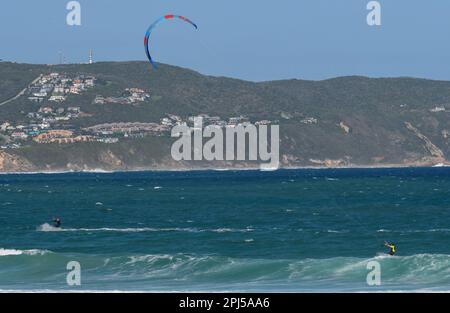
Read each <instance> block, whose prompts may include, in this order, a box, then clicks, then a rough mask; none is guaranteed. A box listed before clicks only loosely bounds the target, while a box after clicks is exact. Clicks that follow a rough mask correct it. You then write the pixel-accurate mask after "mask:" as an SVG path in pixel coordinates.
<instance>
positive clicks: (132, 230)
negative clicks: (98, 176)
mask: <svg viewBox="0 0 450 313" xmlns="http://www.w3.org/2000/svg"><path fill="white" fill-rule="evenodd" d="M36 230H37V231H41V232H122V233H138V232H189V233H201V232H214V233H227V232H251V231H253V229H252V228H250V227H248V228H244V229H236V228H212V229H201V228H195V227H185V228H182V227H167V228H155V227H137V228H131V227H130V228H111V227H101V228H64V227H54V226H52V225H50V224H48V223H45V224H42V225H40V226H39V227H38V228H37V229H36Z"/></svg>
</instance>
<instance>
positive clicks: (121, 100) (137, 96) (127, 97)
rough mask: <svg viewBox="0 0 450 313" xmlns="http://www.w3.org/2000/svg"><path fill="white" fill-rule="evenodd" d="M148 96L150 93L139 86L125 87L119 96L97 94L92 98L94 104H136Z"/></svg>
mask: <svg viewBox="0 0 450 313" xmlns="http://www.w3.org/2000/svg"><path fill="white" fill-rule="evenodd" d="M149 98H150V95H149V94H148V93H147V92H146V91H145V90H142V89H139V88H127V89H125V91H124V92H123V93H122V95H121V96H120V97H106V98H105V97H103V96H101V95H97V96H96V97H95V99H94V103H95V104H111V103H117V104H137V103H140V102H144V101H146V100H147V99H149Z"/></svg>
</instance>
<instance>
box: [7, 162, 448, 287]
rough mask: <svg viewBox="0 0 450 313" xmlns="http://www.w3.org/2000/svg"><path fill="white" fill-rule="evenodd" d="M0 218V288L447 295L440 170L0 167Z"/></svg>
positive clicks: (443, 171)
mask: <svg viewBox="0 0 450 313" xmlns="http://www.w3.org/2000/svg"><path fill="white" fill-rule="evenodd" d="M56 216H58V217H60V218H61V220H62V227H61V228H59V229H58V228H54V227H52V226H51V221H52V218H53V217H56ZM0 225H1V226H0V291H30V292H37V291H55V292H64V291H91V292H95V291H137V292H140V291H143V292H146V291H154V292H179V291H194V292H196V291H212V292H215V291H217V292H221V291H236V292H240V291H242V292H245V291H251V292H335V291H337V292H380V291H449V290H450V169H449V168H399V169H317V170H313V169H298V170H278V171H256V170H255V171H252V170H248V171H190V172H126V173H125V172H124V173H61V174H4V175H0ZM385 241H389V242H393V243H395V245H396V249H397V254H396V255H395V256H393V257H391V256H387V255H386V254H385V253H386V252H387V248H386V247H384V242H385ZM70 261H76V262H78V263H79V264H80V267H81V285H80V286H69V285H68V284H67V281H66V277H67V275H68V273H69V272H70V270H68V269H67V268H66V266H67V264H68V262H70ZM370 261H376V262H378V263H379V265H380V275H381V276H380V277H381V281H380V284H379V285H374V286H370V285H369V284H368V283H367V280H366V278H367V275H368V273H369V272H370V269H368V268H367V264H368V263H369V262H370Z"/></svg>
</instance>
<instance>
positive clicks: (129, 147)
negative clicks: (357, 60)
mask: <svg viewBox="0 0 450 313" xmlns="http://www.w3.org/2000/svg"><path fill="white" fill-rule="evenodd" d="M51 72H59V73H69V74H87V75H93V76H95V77H96V78H97V81H96V86H95V88H93V89H89V90H88V91H87V92H85V93H83V94H82V95H70V96H69V97H68V98H67V100H66V101H65V102H64V103H62V104H55V103H49V102H45V103H33V102H30V101H29V100H28V99H27V97H25V96H22V97H19V98H17V99H16V100H13V101H10V102H8V103H7V104H5V105H2V106H0V124H1V123H3V122H5V121H8V122H16V123H17V122H22V121H25V120H26V113H27V112H31V111H37V110H38V109H39V107H41V106H43V105H50V106H53V107H61V106H62V107H66V108H67V107H70V106H79V107H80V108H81V110H82V111H83V112H85V113H88V116H86V117H83V118H80V119H77V120H74V121H73V122H71V123H72V124H73V127H75V128H82V127H87V126H92V125H97V124H102V123H111V122H155V123H157V122H159V121H160V119H161V118H163V117H165V116H167V114H176V115H179V116H182V117H183V118H187V117H188V116H195V115H198V114H202V113H203V114H205V113H206V114H209V115H210V116H216V115H217V116H220V117H222V118H224V119H227V118H230V117H234V116H240V115H244V116H247V117H248V118H249V119H250V120H251V121H258V120H262V119H268V120H271V121H273V122H277V123H279V124H280V137H281V151H280V154H281V160H282V166H363V165H365V166H372V165H374V166H387V165H432V164H436V163H446V162H447V161H446V158H447V157H448V156H449V155H450V146H449V140H450V119H449V117H450V82H446V81H432V80H424V79H416V78H367V77H359V76H351V77H340V78H334V79H328V80H323V81H305V80H282V81H269V82H261V83H255V82H248V81H242V80H238V79H231V78H225V77H212V76H206V75H202V74H200V73H197V72H195V71H192V70H188V69H183V68H179V67H175V66H169V65H164V64H161V65H160V66H159V68H158V70H156V71H155V70H152V69H151V68H150V65H149V64H148V63H147V62H99V63H94V64H71V65H53V66H50V65H28V64H16V63H8V62H3V63H0V103H1V102H4V101H5V100H8V99H11V98H12V97H14V96H15V95H17V94H18V93H19V92H20V91H21V90H23V89H24V88H25V87H27V85H28V84H29V83H30V82H31V81H32V80H33V79H35V78H36V77H37V76H39V75H40V74H46V73H51ZM130 87H136V88H141V89H144V90H146V91H148V92H149V93H150V95H151V97H150V98H149V99H148V100H147V101H145V102H142V103H139V104H137V105H123V104H95V103H94V99H95V97H96V96H97V95H102V96H104V97H115V96H120V95H121V93H123V91H124V90H125V89H126V88H130ZM406 123H410V124H411V125H412V126H413V127H414V129H416V130H417V132H414V131H411V128H408V127H406V126H405V125H407V124H406ZM424 138H426V140H425V139H424ZM427 140H429V141H430V142H431V143H432V144H433V145H434V146H436V147H437V148H438V149H440V150H441V151H442V153H443V157H442V158H436V155H433V154H431V153H430V151H429V148H427V147H429V146H430V144H429V143H427ZM4 141H5V138H1V137H0V143H1V142H4ZM170 142H171V139H170V138H158V137H153V138H144V139H135V140H131V139H130V140H124V141H121V142H119V143H117V144H100V143H78V144H72V145H58V144H52V145H38V144H34V145H30V146H27V147H23V148H20V149H11V150H7V151H4V152H5V153H6V154H8V155H14V156H19V157H21V158H24V159H25V160H27V161H29V163H31V164H33V165H34V166H35V167H36V169H38V170H40V169H48V170H51V169H67V168H68V167H70V166H72V167H73V169H89V168H91V169H93V168H96V169H100V168H107V169H137V168H160V167H177V166H181V165H177V163H176V162H171V161H170ZM108 155H109V159H108ZM0 164H1V162H0ZM68 164H69V166H68ZM196 165H198V166H199V167H201V166H210V165H208V164H204V163H200V164H196ZM222 165H223V164H222ZM228 165H229V164H225V166H228ZM182 166H183V167H186V166H188V165H186V164H183V165H182ZM218 166H220V165H218ZM0 170H2V169H1V166H0Z"/></svg>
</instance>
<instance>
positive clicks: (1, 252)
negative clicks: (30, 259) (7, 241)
mask: <svg viewBox="0 0 450 313" xmlns="http://www.w3.org/2000/svg"><path fill="white" fill-rule="evenodd" d="M48 252H49V251H47V250H39V249H31V250H17V249H3V248H0V256H10V255H22V254H26V255H43V254H46V253H48Z"/></svg>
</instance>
